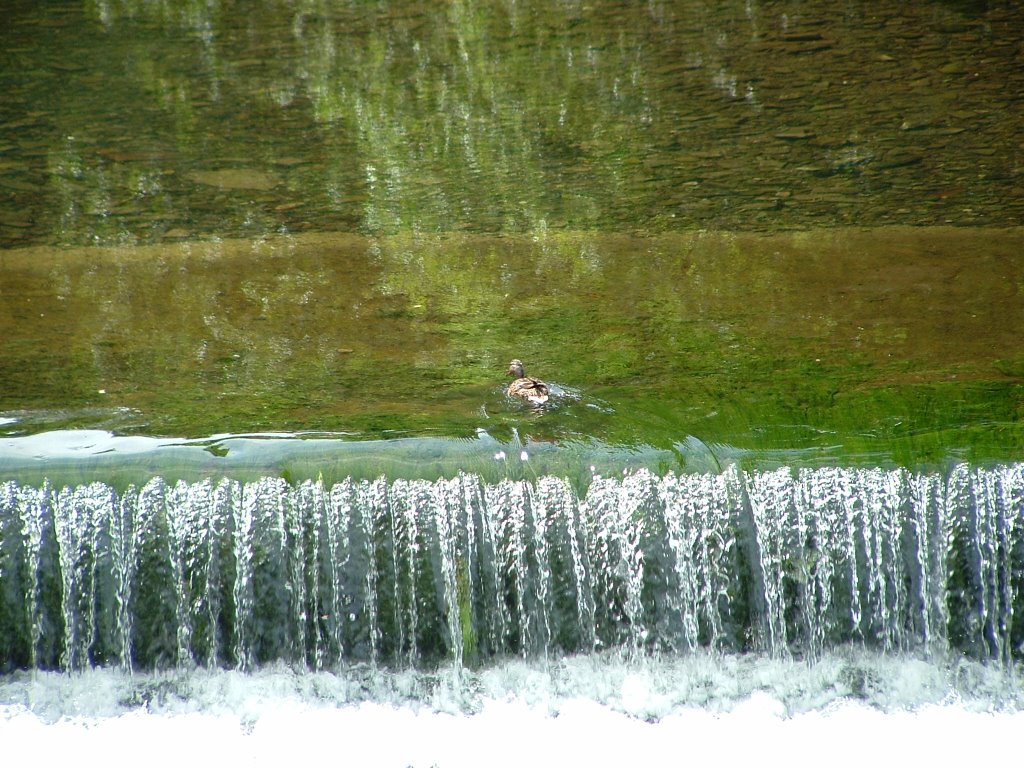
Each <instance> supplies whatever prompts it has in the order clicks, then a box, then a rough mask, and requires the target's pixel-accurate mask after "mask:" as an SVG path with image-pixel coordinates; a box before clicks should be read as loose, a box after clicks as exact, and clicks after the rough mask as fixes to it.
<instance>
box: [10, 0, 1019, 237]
mask: <svg viewBox="0 0 1024 768" xmlns="http://www.w3.org/2000/svg"><path fill="white" fill-rule="evenodd" d="M7 5H9V6H11V8H10V9H9V10H8V11H7V13H6V18H5V24H4V26H3V28H2V29H0V90H2V91H3V93H4V99H3V100H2V101H0V247H3V246H5V245H29V244H40V243H48V244H55V243H62V244H73V245H84V244H94V243H101V244H126V243H139V242H155V241H159V240H161V239H170V240H182V239H190V238H194V237H208V236H222V237H246V236H262V235H264V234H265V233H267V232H278V231H289V232H298V231H324V230H327V231H337V230H343V231H359V232H363V233H372V234H380V233H388V234H390V233H395V232H401V231H427V232H448V231H463V230H468V231H472V232H477V233H482V232H512V233H521V232H533V231H545V230H548V229H569V230H579V231H593V230H602V231H629V232H632V231H637V230H644V231H663V230H676V229H680V228H690V227H710V228H716V229H724V230H728V231H736V230H751V229H756V230H779V229H792V228H802V227H808V226H819V227H820V226H824V227H832V226H836V225H848V224H853V225H858V226H860V225H870V226H877V225H882V224H909V225H935V224H947V223H953V224H957V225H975V224H977V225H1014V224H1018V223H1019V222H1020V221H1021V220H1022V217H1024V174H1022V170H1021V169H1022V161H1021V153H1022V149H1021V136H1022V133H1024V131H1022V128H1024V125H1022V121H1024V117H1022V115H1024V112H1022V110H1020V108H1019V94H1020V93H1021V92H1022V91H1024V68H1021V66H1020V46H1019V41H1020V30H1021V28H1022V24H1024V12H1022V11H1021V8H1020V6H1019V4H1016V3H1010V4H991V6H989V5H988V4H982V5H981V6H979V5H978V4H965V3H947V2H921V3H904V2H896V1H895V0H889V1H887V2H873V3H868V4H857V3H854V4H851V3H847V2H836V1H831V0H830V1H828V2H819V3H814V4H813V5H812V6H809V5H808V4H806V3H801V2H795V1H794V2H781V3H768V4H764V3H753V2H746V1H745V0H735V1H734V2H713V3H709V2H701V1H700V0H681V1H679V2H651V3H624V2H614V1H611V0H599V1H598V2H593V3H580V2H558V3H552V2H548V1H547V0H526V1H525V2H515V3H508V2H501V1H500V0H493V1H489V2H466V1H465V0H452V1H450V2H445V3H440V4H423V3H409V2H398V3H383V2H358V3H357V2H330V1H329V0H305V1H304V2H227V1H226V0H205V1H204V2H189V1H188V0H181V1H180V2H175V1H174V0H160V1H158V2H154V1H153V0H87V1H86V2H84V3H82V2H46V3H35V2H29V1H28V0H18V1H17V2H13V3H8V4H7Z"/></svg>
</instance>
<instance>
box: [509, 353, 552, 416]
mask: <svg viewBox="0 0 1024 768" xmlns="http://www.w3.org/2000/svg"><path fill="white" fill-rule="evenodd" d="M508 375H509V376H514V377H515V381H513V382H512V383H511V384H509V385H508V396H509V397H521V398H523V399H524V400H528V401H530V402H531V403H536V404H537V405H540V404H541V403H546V402H547V401H548V385H547V384H545V383H544V382H543V381H541V380H540V379H535V378H533V377H532V376H527V375H526V372H525V371H524V370H523V363H522V361H521V360H513V361H512V362H511V363H509V364H508Z"/></svg>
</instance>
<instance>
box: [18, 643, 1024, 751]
mask: <svg viewBox="0 0 1024 768" xmlns="http://www.w3.org/2000/svg"><path fill="white" fill-rule="evenodd" d="M459 678H460V679H458V680H457V679H456V676H455V675H454V674H453V672H452V671H451V670H450V669H447V670H441V671H440V672H437V673H433V674H428V673H422V672H412V671H406V672H393V673H387V672H383V671H381V670H372V669H370V668H368V667H362V668H353V669H351V670H349V671H348V672H346V673H338V674H331V673H324V672H317V673H314V672H308V671H296V670H292V669H289V668H285V667H283V666H274V667H272V668H264V669H261V670H259V671H257V672H251V673H241V672H236V671H223V670H193V671H191V672H184V671H178V672H167V673H156V674H145V675H138V674H136V675H129V674H128V673H125V672H121V671H111V670H105V671H103V670H89V671H86V672H82V673H75V674H71V675H68V674H61V673H39V672H37V673H24V674H22V675H14V676H10V677H8V678H6V679H5V680H3V682H2V683H0V744H2V745H3V755H4V762H5V764H10V765H21V764H28V763H32V764H44V765H45V764H60V765H68V766H91V765H96V766H99V765H103V766H120V765H125V766H127V765H133V766H137V765H140V764H143V765H147V766H164V765H166V766H180V765H182V764H183V763H193V764H197V765H268V766H277V765H289V764H296V763H298V764H314V765H354V766H395V767H396V768H405V766H431V765H437V766H479V765H488V766H547V765H559V766H561V765H590V766H606V765H607V766H619V765H622V766H626V765H637V764H647V765H691V764H706V763H711V762H714V763H715V764H729V765H758V766H775V765H780V766H781V765H787V766H789V765H801V764H809V763H811V762H812V761H814V762H820V761H827V762H828V763H829V764H830V765H865V764H867V765H894V764H909V765H934V766H937V765H961V764H967V762H968V761H971V762H972V763H974V762H977V761H981V762H983V763H984V762H986V761H988V760H994V759H996V758H1001V757H1003V756H1005V755H1006V754H1011V753H1013V752H1015V751H1017V750H1018V749H1019V734H1020V733H1021V732H1024V731H1022V729H1024V711H1022V710H1021V709H1020V705H1021V703H1022V700H1024V696H1022V691H1021V687H1020V684H1019V682H1020V681H1019V679H1017V678H1015V677H1014V676H1013V675H1012V674H1010V673H1009V672H1008V671H1007V670H1005V669H997V668H993V667H992V666H984V665H981V664H977V663H974V662H967V661H964V660H962V659H961V660H959V661H956V662H952V663H951V662H948V661H947V662H942V663H940V662H936V661H925V660H922V659H918V658H913V657H905V656H900V657H895V656H881V655H877V654H870V653H865V652H863V651H855V650H852V649H848V650H847V651H846V652H844V653H837V654H828V655H826V656H825V657H823V658H822V659H820V660H819V661H817V662H814V663H812V664H808V663H803V662H793V661H783V660H770V659H766V658H764V657H748V656H726V657H717V656H710V655H704V654H697V655H694V656H692V657H688V658H685V659H682V658H676V659H672V660H655V659H646V660H644V661H641V662H637V661H634V662H623V661H621V660H619V659H617V658H614V657H608V656H601V655H589V656H586V657H568V658H565V659H562V660H559V661H557V662H553V663H550V664H547V665H544V664H540V663H537V662H527V661H518V662H516V661H513V662H509V663H505V664H501V665H495V666H494V667H491V668H489V669H487V670H486V671H478V672H463V674H462V675H461V676H459ZM1008 750H1009V751H1008Z"/></svg>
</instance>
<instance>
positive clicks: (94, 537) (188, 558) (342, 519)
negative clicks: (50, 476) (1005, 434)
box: [0, 465, 1024, 670]
mask: <svg viewBox="0 0 1024 768" xmlns="http://www.w3.org/2000/svg"><path fill="white" fill-rule="evenodd" d="M2 491H3V492H2V493H0V515H2V517H0V536H2V540H0V555H3V559H0V566H2V568H0V579H8V578H13V579H16V581H13V582H12V581H6V582H4V583H3V584H2V585H0V586H3V589H2V590H0V599H4V598H3V595H9V594H13V593H17V594H19V595H23V596H24V604H21V603H19V605H18V607H17V609H16V610H14V611H11V610H7V611H6V613H5V612H3V611H0V621H8V619H6V618H4V617H5V616H10V617H13V618H11V619H10V621H13V622H14V624H12V625H11V627H10V628H9V630H6V631H5V632H6V635H7V636H11V637H19V636H20V637H24V638H25V639H24V641H23V649H24V650H23V656H22V658H23V659H24V661H23V662H19V663H27V664H30V665H32V666H46V665H52V664H54V663H59V664H60V665H62V666H63V667H65V668H67V669H79V668H82V667H84V666H87V665H90V664H108V663H115V664H120V665H121V666H122V667H124V668H125V669H129V670H130V669H132V668H134V667H135V666H136V665H139V664H141V665H143V666H153V665H163V664H167V663H170V664H171V665H174V664H177V665H191V664H201V665H204V666H214V665H217V664H225V663H227V664H231V663H234V664H235V665H236V666H238V667H239V668H241V669H251V668H253V667H254V666H256V665H258V664H261V663H264V662H266V661H269V660H272V659H276V658H279V659H283V660H286V661H289V662H297V663H304V664H307V665H309V666H312V667H314V668H322V667H325V666H331V665H332V664H336V663H339V662H342V661H344V660H345V659H346V658H356V659H366V660H369V661H370V662H372V663H377V662H379V661H381V660H384V661H392V662H394V661H403V662H405V663H409V664H418V663H420V662H421V661H423V660H425V659H429V660H434V659H437V658H440V657H447V658H448V659H449V660H450V661H451V662H452V663H453V664H454V666H455V668H456V669H457V668H459V667H461V665H462V663H464V662H469V661H470V660H469V659H468V658H467V657H466V656H465V654H466V653H467V652H469V653H472V654H474V659H475V658H476V654H477V653H478V652H480V653H484V654H486V655H488V656H489V655H495V654H503V653H509V652H513V653H519V654H522V655H524V656H535V657H536V656H541V657H545V656H547V655H548V654H550V653H552V652H574V651H584V652H586V651H590V650H592V649H594V648H595V647H598V646H600V645H610V646H612V647H618V648H620V649H621V650H622V651H623V652H624V653H625V654H627V655H636V654H641V653H643V652H645V651H646V650H648V649H650V650H657V649H661V650H672V649H675V650H686V651H692V650H695V649H697V648H699V647H702V646H703V647H710V648H719V649H722V650H730V649H744V648H746V647H747V645H746V643H748V642H749V643H751V644H752V646H753V647H754V648H759V649H761V650H764V651H766V652H768V653H771V654H799V655H809V656H814V655H817V654H820V653H822V652H823V651H825V650H827V649H828V648H830V647H833V646H834V645H836V644H839V643H843V642H850V641H860V642H864V643H868V644H871V645H872V646H874V647H877V648H880V649H882V650H883V651H884V650H904V649H910V648H915V647H921V648H923V649H924V650H925V651H926V652H933V653H938V652H941V651H943V650H946V649H948V648H950V647H954V648H957V649H960V650H963V651H966V652H968V653H969V654H971V655H974V656H978V657H983V658H995V659H999V660H1001V661H1003V662H1004V663H1007V664H1009V663H1011V662H1012V661H1013V660H1014V659H1017V658H1019V656H1020V653H1021V649H1020V642H1021V630H1020V628H1019V627H1017V626H1016V625H1015V619H1016V616H1017V614H1018V611H1017V602H1018V601H1019V600H1020V599H1021V591H1022V588H1021V583H1022V580H1024V567H1022V566H1024V562H1022V560H1024V541H1022V538H1024V530H1022V529H1024V525H1022V523H1021V515H1022V507H1024V465H1012V466H1003V467H996V468H994V469H980V468H976V469H972V468H970V467H967V466H964V465H961V466H957V467H954V468H953V469H952V470H951V472H950V473H949V475H948V476H946V477H942V476H939V475H936V474H916V475H915V474H911V473H908V472H907V471H905V470H877V469H876V470H859V469H841V468H825V469H814V470H811V469H805V470H800V471H798V472H794V471H792V470H789V469H780V470H777V471H774V472H761V473H754V472H740V471H739V470H737V469H736V468H729V469H728V470H727V471H726V472H724V473H722V474H720V475H682V476H676V475H667V476H665V477H655V476H654V475H652V474H650V473H647V472H637V473H634V474H629V475H627V476H625V477H622V478H620V479H614V478H601V477H595V478H594V479H593V481H592V482H591V484H590V487H589V489H588V491H587V493H586V495H585V496H584V497H583V498H582V499H580V498H578V497H577V496H576V494H575V493H573V492H572V489H571V488H570V486H569V485H568V483H566V482H565V481H562V480H558V479H556V478H550V477H545V478H539V479H538V481H537V482H536V484H530V483H526V482H521V481H520V482H515V481H508V480H506V481H503V482H501V483H498V484H496V485H493V486H492V485H487V484H485V483H483V482H482V481H481V480H480V479H479V478H477V477H474V476H469V475H460V476H459V477H457V478H454V479H452V480H441V481H436V482H428V481H425V480H418V481H396V482H394V483H388V482H387V481H385V480H383V479H380V480H377V481H373V482H367V481H361V482H353V481H351V480H348V481H344V482H342V483H339V484H337V485H335V486H334V487H332V488H330V489H325V488H324V487H323V485H322V484H321V483H318V482H305V483H302V484H300V485H298V486H291V485H288V484H287V483H285V482H284V481H283V480H281V479H274V478H266V479H263V480H260V481H256V482H252V483H246V484H240V483H238V482H235V481H230V480H222V481H220V482H219V483H217V484H216V485H214V484H212V483H211V482H209V481H206V482H203V483H197V484H191V485H190V484H187V483H182V482H179V483H177V484H176V485H174V486H173V487H168V486H167V485H166V484H165V483H164V482H163V481H162V480H160V479H159V478H157V479H154V480H152V481H150V482H149V483H147V484H146V485H145V486H144V487H143V488H142V489H141V490H135V489H134V488H129V489H128V490H126V491H125V492H123V493H121V494H118V493H116V492H115V491H114V490H113V489H111V488H110V487H108V486H105V485H102V484H99V483H94V484H92V485H88V486H80V487H78V488H74V489H67V488H65V489H62V490H61V491H59V492H54V491H53V490H52V489H50V488H49V486H48V485H45V484H44V485H43V487H42V488H26V487H21V486H17V485H15V484H11V483H7V484H5V485H4V487H3V489H2ZM51 526H52V527H51ZM745 526H746V527H749V530H747V529H746V528H745ZM47 552H52V553H53V555H52V557H50V556H48V555H47V554H46V553H47ZM48 557H50V559H49V560H48ZM51 560H52V561H53V562H52V563H51ZM11 563H13V565H11ZM161 563H162V564H163V565H160V564H161ZM5 564H6V565H5ZM154 569H155V570H154ZM9 574H13V576H9ZM46 583H53V584H55V585H56V589H55V590H54V589H50V588H47V587H45V584H46ZM52 595H56V597H57V602H56V603H55V602H54V598H53V597H51V596H52ZM18 617H21V618H18ZM54 624H56V629H55V632H56V633H58V634H57V635H54V633H53V632H51V631H50V630H49V629H47V627H49V626H52V625H54ZM950 628H952V630H950ZM0 629H2V628H0ZM54 637H56V639H57V642H55V641H54V639H53V638H54ZM51 648H52V649H55V650H48V649H51ZM54 653H56V654H57V655H56V656H54V655H52V654H54ZM474 663H475V662H474Z"/></svg>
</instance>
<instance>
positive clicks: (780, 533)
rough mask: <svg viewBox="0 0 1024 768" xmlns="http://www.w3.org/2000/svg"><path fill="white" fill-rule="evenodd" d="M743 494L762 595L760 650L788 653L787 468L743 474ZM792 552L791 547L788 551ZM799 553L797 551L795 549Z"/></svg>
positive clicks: (789, 497) (789, 489)
mask: <svg viewBox="0 0 1024 768" xmlns="http://www.w3.org/2000/svg"><path fill="white" fill-rule="evenodd" d="M744 480H745V485H746V488H747V496H748V498H749V499H750V507H751V512H752V513H753V518H754V535H755V541H756V543H757V551H758V552H759V553H760V574H759V575H760V577H761V580H762V583H763V598H764V604H765V608H764V612H765V616H764V632H765V638H764V639H765V643H764V650H767V651H768V652H769V653H771V654H772V655H777V654H786V653H788V652H789V637H788V630H787V627H786V605H785V588H784V584H783V577H784V574H785V572H786V570H787V569H788V567H789V564H788V563H786V562H785V558H786V554H787V549H786V541H785V540H784V538H785V536H786V534H787V532H788V530H789V526H788V525H787V520H786V518H787V517H788V516H789V513H790V508H791V507H792V504H793V501H792V485H791V484H790V482H789V480H790V473H789V470H788V469H779V470H776V471H775V472H770V473H765V474H759V475H758V474H750V473H745V476H744ZM789 551H792V550H789ZM794 554H795V555H797V556H798V557H799V556H800V554H801V553H800V552H798V551H795V552H794Z"/></svg>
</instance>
